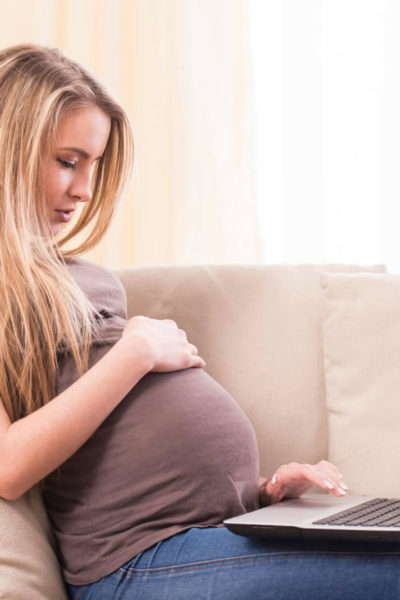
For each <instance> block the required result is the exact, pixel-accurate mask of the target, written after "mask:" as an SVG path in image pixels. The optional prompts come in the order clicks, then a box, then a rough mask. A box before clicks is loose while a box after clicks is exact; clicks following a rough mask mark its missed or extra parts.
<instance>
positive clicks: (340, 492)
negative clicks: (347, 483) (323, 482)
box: [336, 488, 347, 496]
mask: <svg viewBox="0 0 400 600" xmlns="http://www.w3.org/2000/svg"><path fill="white" fill-rule="evenodd" d="M336 489H337V491H338V492H339V494H342V496H345V495H346V494H347V492H346V490H342V489H341V488H336Z"/></svg>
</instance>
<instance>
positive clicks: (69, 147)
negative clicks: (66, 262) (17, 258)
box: [43, 106, 111, 235]
mask: <svg viewBox="0 0 400 600" xmlns="http://www.w3.org/2000/svg"><path fill="white" fill-rule="evenodd" d="M110 129H111V119H110V117H109V116H108V115H106V114H105V113H104V112H103V111H102V110H101V109H100V108H98V107H97V106H88V107H85V108H78V109H75V110H72V111H69V112H67V113H66V114H65V115H64V117H63V118H62V119H61V121H60V124H59V127H58V130H57V136H56V142H55V144H54V147H53V148H51V149H50V153H49V155H48V157H47V158H46V159H45V161H44V165H43V167H44V174H43V176H44V186H45V197H46V204H47V211H48V218H49V222H50V225H51V231H52V234H53V235H56V234H57V233H58V232H59V231H60V229H61V227H62V226H63V224H64V223H67V222H68V221H70V219H71V218H72V214H73V212H72V211H74V210H75V208H76V206H77V204H78V202H87V201H88V200H90V199H91V197H92V191H91V185H90V180H91V174H92V170H93V166H94V164H95V162H96V160H98V159H99V158H100V157H101V155H102V154H103V152H104V150H105V147H106V145H107V140H108V136H109V134H110Z"/></svg>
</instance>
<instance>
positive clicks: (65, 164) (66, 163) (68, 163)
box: [57, 158, 75, 169]
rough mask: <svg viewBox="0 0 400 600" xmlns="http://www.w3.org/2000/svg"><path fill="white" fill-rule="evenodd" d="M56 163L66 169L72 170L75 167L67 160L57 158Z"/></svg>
mask: <svg viewBox="0 0 400 600" xmlns="http://www.w3.org/2000/svg"><path fill="white" fill-rule="evenodd" d="M57 160H58V162H59V163H60V164H61V165H62V166H63V167H66V168H67V169H73V168H74V167H75V164H74V163H70V162H68V161H67V160H63V159H62V158H57Z"/></svg>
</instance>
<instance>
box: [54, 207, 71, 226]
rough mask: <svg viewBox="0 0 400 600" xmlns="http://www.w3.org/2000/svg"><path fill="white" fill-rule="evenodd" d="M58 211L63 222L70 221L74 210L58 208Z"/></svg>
mask: <svg viewBox="0 0 400 600" xmlns="http://www.w3.org/2000/svg"><path fill="white" fill-rule="evenodd" d="M56 213H58V214H59V215H60V219H61V221H63V223H68V221H70V220H71V216H72V211H66V210H56Z"/></svg>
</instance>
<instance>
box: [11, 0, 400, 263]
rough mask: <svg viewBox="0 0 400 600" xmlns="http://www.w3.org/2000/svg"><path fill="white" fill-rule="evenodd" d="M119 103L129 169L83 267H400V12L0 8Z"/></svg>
mask: <svg viewBox="0 0 400 600" xmlns="http://www.w3.org/2000/svg"><path fill="white" fill-rule="evenodd" d="M0 6H1V8H2V15H3V18H2V19H1V21H0V41H1V46H2V47H5V46H8V45H10V44H14V43H19V42H22V41H32V42H37V43H42V44H49V45H55V46H58V47H60V48H61V49H62V50H63V51H64V52H65V53H66V54H67V55H69V56H71V57H72V58H74V59H76V60H78V61H79V62H81V63H82V64H84V65H85V66H86V67H87V68H89V70H91V71H92V72H93V73H94V74H95V75H96V76H98V77H99V78H100V79H101V80H102V81H103V82H104V83H105V85H106V87H107V88H108V89H109V90H110V92H111V93H112V94H113V96H114V97H115V98H116V99H117V100H118V101H119V102H120V103H121V104H122V105H123V106H124V107H125V108H126V110H127V112H128V114H129V116H130V119H131V122H132V126H133V130H134V139H135V146H136V161H135V168H134V173H133V177H132V180H131V182H130V185H129V186H128V187H127V189H126V191H125V194H124V197H123V199H122V201H121V204H120V206H119V209H118V212H117V215H116V217H115V220H114V222H113V224H112V226H111V228H110V230H109V232H108V234H107V236H106V238H105V239H104V240H103V241H102V242H101V243H100V244H99V246H98V247H97V248H95V249H94V250H92V251H91V252H90V253H88V254H87V258H89V259H90V260H93V261H95V262H98V263H101V264H104V265H105V266H109V267H119V266H126V265H131V264H179V263H259V262H267V263H306V262H307V263H326V262H344V263H356V264H371V263H381V262H383V263H385V264H386V265H387V266H388V268H389V270H390V271H392V272H393V271H396V270H398V269H400V252H399V248H398V238H399V236H398V233H397V230H398V224H399V222H400V203H399V198H400V178H399V177H398V176H397V172H398V165H399V162H400V145H399V144H398V143H397V141H398V139H400V135H399V134H400V116H399V114H400V113H399V111H398V106H399V105H400V102H399V100H400V83H399V81H400V79H399V76H398V73H399V67H400V64H399V63H400V52H399V41H398V29H399V24H400V3H398V2H397V0H301V2H299V1H298V0H85V1H82V0H29V1H28V0H0Z"/></svg>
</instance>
